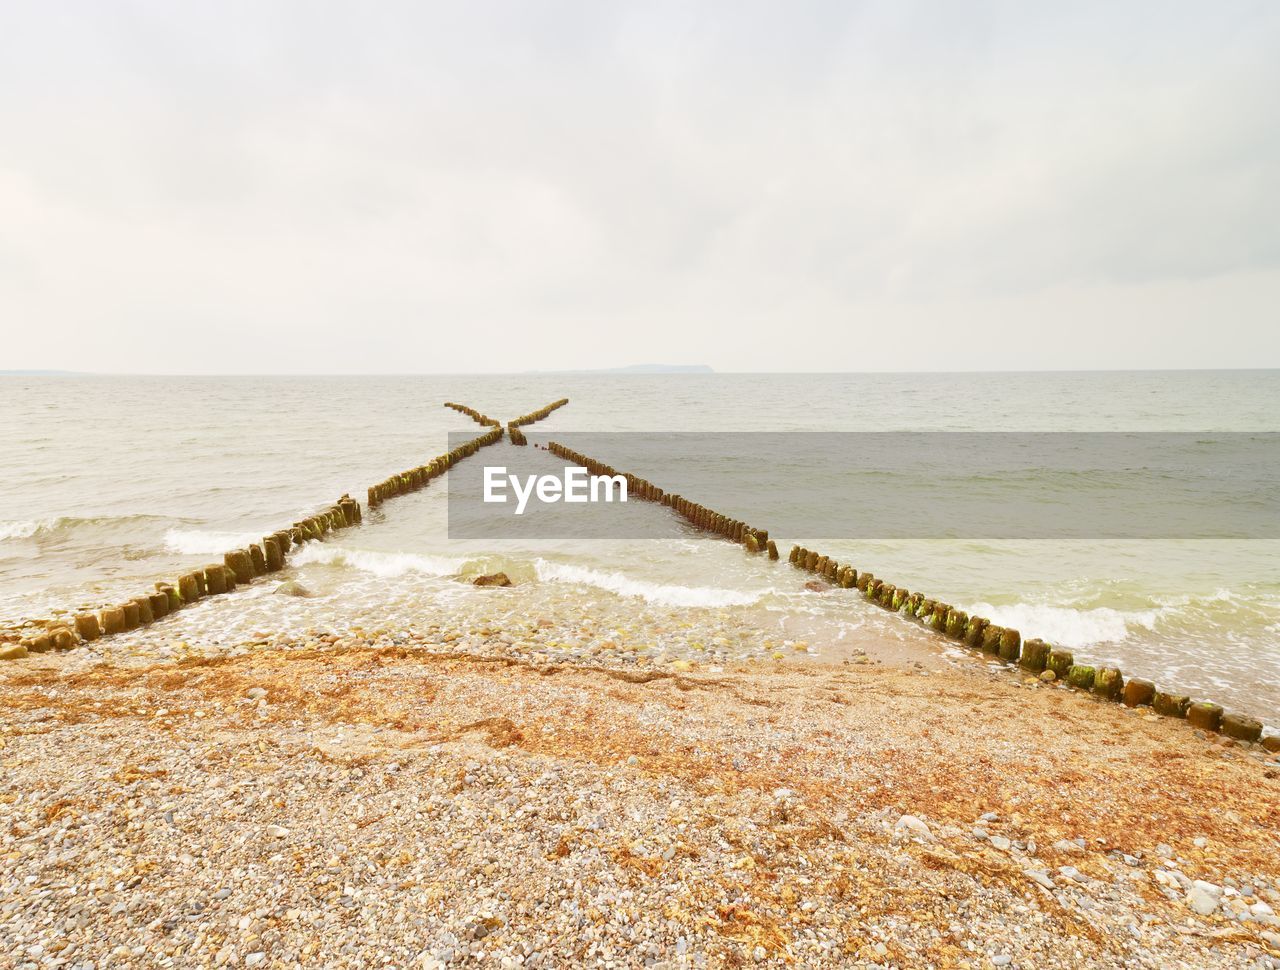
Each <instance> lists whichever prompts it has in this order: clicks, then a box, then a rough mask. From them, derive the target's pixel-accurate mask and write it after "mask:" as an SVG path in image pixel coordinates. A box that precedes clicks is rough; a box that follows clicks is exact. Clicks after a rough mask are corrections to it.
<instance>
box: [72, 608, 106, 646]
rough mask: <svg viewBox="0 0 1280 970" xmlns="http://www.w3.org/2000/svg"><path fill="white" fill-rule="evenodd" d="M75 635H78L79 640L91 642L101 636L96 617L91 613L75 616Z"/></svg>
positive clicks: (100, 628)
mask: <svg viewBox="0 0 1280 970" xmlns="http://www.w3.org/2000/svg"><path fill="white" fill-rule="evenodd" d="M76 633H78V634H79V635H80V639H81V640H85V641H91V640H96V639H98V637H100V636H102V627H100V626H99V625H98V617H97V616H96V615H95V614H93V613H79V614H77V615H76Z"/></svg>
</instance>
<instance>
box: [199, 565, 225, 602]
mask: <svg viewBox="0 0 1280 970" xmlns="http://www.w3.org/2000/svg"><path fill="white" fill-rule="evenodd" d="M204 588H205V589H207V590H208V591H209V595H211V596H218V595H220V594H222V593H225V592H226V591H227V567H226V566H224V565H222V563H212V564H210V565H208V566H205V567H204Z"/></svg>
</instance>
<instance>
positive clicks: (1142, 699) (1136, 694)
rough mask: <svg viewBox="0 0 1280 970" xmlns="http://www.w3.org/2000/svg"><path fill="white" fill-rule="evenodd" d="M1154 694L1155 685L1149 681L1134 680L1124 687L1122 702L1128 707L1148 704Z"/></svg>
mask: <svg viewBox="0 0 1280 970" xmlns="http://www.w3.org/2000/svg"><path fill="white" fill-rule="evenodd" d="M1155 694H1156V685H1155V684H1153V683H1152V682H1151V681H1149V680H1142V679H1140V678H1134V679H1133V680H1131V681H1129V682H1128V683H1127V684H1125V685H1124V702H1125V704H1126V705H1127V706H1128V707H1142V706H1144V705H1147V704H1150V703H1151V701H1152V700H1153V699H1154V697H1155Z"/></svg>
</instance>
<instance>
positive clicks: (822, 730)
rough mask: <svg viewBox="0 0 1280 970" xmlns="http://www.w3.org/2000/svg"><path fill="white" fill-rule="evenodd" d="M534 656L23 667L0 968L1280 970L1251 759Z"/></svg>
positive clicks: (820, 668) (914, 667)
mask: <svg viewBox="0 0 1280 970" xmlns="http://www.w3.org/2000/svg"><path fill="white" fill-rule="evenodd" d="M535 628H537V627H536V624H535ZM544 629H545V628H544ZM555 633H556V631H555V630H549V631H548V636H552V634H555ZM568 637H569V634H568V633H567V632H566V633H564V634H563V635H562V636H561V637H560V638H561V639H567V638H568ZM393 640H399V641H401V642H400V643H398V644H397V643H393V642H392V641H393ZM334 641H336V642H334ZM446 641H450V642H446ZM522 642H523V640H522V637H521V636H516V637H509V636H503V635H501V634H500V633H498V632H495V631H489V632H488V633H486V634H485V635H483V636H476V637H471V638H467V637H461V636H459V635H458V634H457V633H445V632H442V631H440V630H436V631H424V632H422V633H420V634H417V635H399V636H396V637H391V636H389V635H387V636H373V635H367V636H364V637H360V636H351V635H348V636H346V637H345V638H344V639H338V638H337V637H334V636H321V635H318V634H317V635H313V636H310V637H303V638H292V639H291V643H292V649H286V648H280V649H277V648H273V647H271V646H268V647H259V648H256V649H250V650H245V649H243V648H241V649H236V650H232V651H216V650H215V651H210V652H207V653H206V654H205V655H192V656H188V657H187V658H186V659H181V660H172V659H166V660H163V661H161V662H158V663H157V662H156V661H155V660H154V659H151V660H148V659H146V658H144V657H141V656H139V655H137V654H133V653H129V652H127V651H126V652H122V653H120V654H119V655H118V656H117V655H115V654H112V653H110V652H108V653H107V654H106V657H107V659H106V662H102V661H100V660H94V661H93V662H92V663H90V662H86V660H85V659H83V658H82V659H79V660H77V659H76V658H75V656H74V654H72V655H67V656H65V657H54V656H51V655H46V656H44V657H35V658H31V660H30V661H19V662H14V663H12V664H8V665H6V666H5V667H4V668H3V669H2V670H0V722H2V724H3V727H2V728H0V730H2V731H3V733H2V734H0V741H2V743H3V747H2V748H0V767H2V768H3V776H2V778H0V812H3V815H4V825H3V826H2V827H0V964H3V965H14V966H32V967H37V966H39V967H43V966H79V967H88V966H93V967H95V968H101V967H124V966H147V967H152V966H159V967H170V966H171V967H200V966H261V967H275V966H281V967H294V966H304V967H322V966H323V967H329V966H333V967H382V966H390V967H410V966H415V967H423V966H426V967H435V966H441V965H473V966H497V967H504V966H541V967H568V966H592V967H595V966H605V967H609V966H612V967H631V966H668V967H676V966H685V965H692V966H708V967H722V966H739V965H746V964H759V965H762V966H784V965H789V966H804V967H808V966H841V967H847V966H886V967H887V966H896V967H901V968H917V967H931V966H933V967H962V966H969V967H988V966H1014V967H1086V966H1088V967H1095V966H1101V967H1110V966H1115V967H1121V966H1124V967H1160V968H1169V967H1190V968H1206V967H1224V968H1225V967H1232V968H1238V967H1248V966H1252V967H1269V966H1278V967H1280V936H1278V935H1275V934H1276V933H1277V932H1280V926H1277V925H1276V920H1275V917H1273V916H1271V915H1270V907H1271V906H1272V905H1274V906H1276V907H1277V908H1278V909H1280V864H1277V861H1276V860H1277V850H1278V849H1280V839H1278V837H1277V823H1278V822H1280V808H1278V807H1277V806H1280V780H1277V777H1276V776H1277V772H1280V765H1277V764H1276V763H1275V761H1274V760H1272V758H1271V756H1270V755H1267V754H1266V753H1265V752H1262V751H1261V750H1260V749H1256V748H1253V749H1245V748H1241V747H1238V746H1233V745H1230V744H1226V745H1224V744H1221V743H1216V742H1215V741H1214V740H1212V739H1208V738H1203V737H1198V736H1197V735H1196V734H1195V732H1193V731H1192V730H1191V729H1189V728H1188V727H1187V726H1186V725H1185V724H1182V723H1175V722H1170V721H1165V720H1161V719H1155V718H1153V717H1148V716H1146V715H1145V714H1144V713H1141V712H1139V713H1134V712H1130V711H1127V710H1125V709H1123V708H1120V707H1116V706H1114V705H1105V704H1102V703H1098V702H1094V701H1092V700H1090V699H1088V698H1086V697H1082V696H1080V695H1077V694H1072V693H1069V692H1067V691H1065V690H1059V689H1055V688H1045V687H1036V688H1031V687H1029V686H1028V685H1024V684H1022V683H1021V681H1020V680H1019V679H1018V678H1017V676H1016V675H1009V674H1004V673H1001V674H995V673H992V672H989V671H987V670H986V669H985V668H983V667H981V666H980V665H978V664H976V663H971V662H964V663H960V664H954V663H948V662H947V661H945V660H944V659H943V658H942V657H941V656H940V655H938V656H934V657H933V658H932V659H931V660H929V661H927V662H926V661H916V662H914V663H912V662H906V661H903V662H900V661H897V660H894V659H892V658H891V659H890V662H888V663H884V664H877V663H875V662H863V663H846V664H841V665H832V666H827V665H822V664H814V663H799V662H795V661H793V660H790V659H788V660H787V661H786V662H785V663H783V662H775V661H772V660H769V661H764V662H755V663H751V664H746V665H743V664H735V663H727V664H724V665H722V666H723V669H721V670H719V671H718V672H714V673H713V672H711V671H710V670H709V668H708V666H705V665H700V664H699V663H698V662H696V661H694V662H690V661H688V660H683V659H681V660H676V661H669V662H666V663H645V664H637V663H634V662H631V661H628V660H626V659H625V658H624V657H622V656H617V655H615V654H614V652H613V651H604V653H603V656H576V657H572V658H569V660H568V661H567V662H555V663H551V662H548V659H547V657H546V656H545V653H546V652H545V651H532V652H530V651H528V650H524V649H522V648H521V643H522ZM464 648H465V649H464ZM184 652H185V651H184ZM1195 880H1202V881H1203V883H1204V884H1203V885H1196V884H1195V882H1194V881H1195ZM1197 909H1199V912H1197ZM1242 914H1244V915H1246V917H1247V918H1244V919H1242V918H1240V917H1241V915H1242ZM1273 957H1274V958H1275V959H1274V960H1273Z"/></svg>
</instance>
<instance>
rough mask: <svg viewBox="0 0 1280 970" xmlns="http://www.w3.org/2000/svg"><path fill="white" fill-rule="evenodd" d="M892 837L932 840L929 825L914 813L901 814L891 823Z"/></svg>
mask: <svg viewBox="0 0 1280 970" xmlns="http://www.w3.org/2000/svg"><path fill="white" fill-rule="evenodd" d="M893 835H894V838H917V839H921V840H923V841H925V842H932V841H934V838H933V832H932V831H930V829H929V826H928V825H927V824H926V823H925V822H924V821H923V820H922V819H919V818H916V816H914V815H903V816H902V817H901V818H899V819H898V821H896V822H894V823H893Z"/></svg>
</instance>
